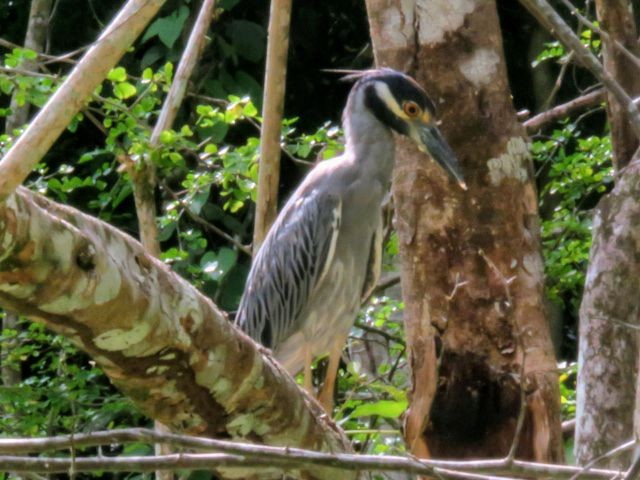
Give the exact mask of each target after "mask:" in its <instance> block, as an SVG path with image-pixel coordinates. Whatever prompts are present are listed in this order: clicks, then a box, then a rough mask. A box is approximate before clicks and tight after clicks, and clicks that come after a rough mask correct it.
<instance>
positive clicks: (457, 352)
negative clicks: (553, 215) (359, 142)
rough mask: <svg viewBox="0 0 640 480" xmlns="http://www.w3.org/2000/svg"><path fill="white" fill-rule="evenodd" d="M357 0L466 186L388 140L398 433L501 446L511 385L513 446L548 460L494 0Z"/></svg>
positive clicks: (551, 380)
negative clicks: (427, 107)
mask: <svg viewBox="0 0 640 480" xmlns="http://www.w3.org/2000/svg"><path fill="white" fill-rule="evenodd" d="M367 8H368V12H369V21H370V28H371V35H372V39H373V44H374V51H375V56H376V61H377V63H378V65H380V66H391V67H394V68H397V69H400V70H403V71H405V72H408V73H409V74H411V75H413V76H414V77H415V78H416V79H417V80H418V81H419V82H420V83H421V84H422V85H423V86H425V87H426V89H427V91H428V92H429V94H430V95H431V96H432V99H433V100H434V101H435V104H436V105H437V107H438V109H439V110H440V113H441V119H442V123H441V128H442V130H443V132H444V134H445V136H446V137H447V139H448V140H449V142H450V143H451V145H452V147H453V149H454V150H455V152H456V154H457V155H458V157H459V159H460V160H461V163H462V165H463V168H464V171H465V177H466V180H467V183H468V185H469V187H470V188H469V191H468V192H463V191H461V190H460V189H459V188H458V187H457V186H456V185H455V184H454V183H452V182H450V181H449V179H448V178H447V177H446V176H445V174H443V172H442V171H441V169H440V168H439V167H438V166H436V165H435V164H434V163H433V162H432V161H430V160H428V159H427V158H426V157H424V156H423V155H421V154H420V153H419V152H418V151H417V150H416V149H415V148H414V147H413V146H412V145H410V142H406V141H403V140H399V142H398V148H397V151H396V173H395V178H394V186H393V193H394V198H395V206H396V228H397V230H398V235H399V239H400V246H401V254H402V266H403V273H402V287H403V295H404V299H405V324H406V329H407V341H408V344H409V354H410V358H409V360H410V364H411V368H412V378H413V391H412V392H411V405H410V408H409V411H408V412H407V416H406V431H405V436H406V438H407V441H408V443H409V446H410V447H411V449H412V451H413V452H414V453H416V454H418V455H429V454H431V455H433V456H434V457H449V458H451V457H478V456H479V457H485V456H503V455H507V453H508V452H509V450H510V448H511V446H512V443H513V440H514V436H515V430H516V424H517V419H518V417H519V412H520V410H521V401H520V389H521V386H522V388H524V391H525V394H526V395H525V399H526V401H525V404H526V405H525V422H524V428H523V430H522V435H521V437H520V439H519V447H518V449H517V455H518V456H520V457H522V458H532V459H536V460H539V461H558V460H560V459H561V458H562V448H561V446H562V437H561V429H560V415H559V394H558V386H557V374H556V362H555V358H554V353H553V346H552V343H551V339H550V335H549V331H548V326H547V322H546V319H545V314H544V309H543V295H542V288H543V266H542V259H541V254H540V243H539V238H538V234H539V232H538V230H539V218H538V212H537V201H536V191H535V187H534V179H533V175H532V168H531V159H530V156H529V151H528V146H527V138H526V136H525V132H524V130H523V128H522V126H521V125H520V124H519V123H518V121H517V118H516V112H515V110H514V108H513V105H512V103H511V98H510V92H509V86H508V84H507V78H506V72H505V65H504V58H503V51H502V43H501V36H500V27H499V23H498V18H497V13H496V7H495V2H493V1H486V0H456V1H451V0H416V1H410V2H405V1H400V0H368V1H367ZM434 337H435V338H437V342H434ZM436 344H437V345H438V348H436ZM436 350H440V352H441V356H442V361H441V367H440V370H439V371H437V369H436ZM523 362H524V374H525V375H524V376H525V378H524V379H523V381H522V382H521V381H520V379H519V376H520V375H519V374H520V371H521V366H522V363H523Z"/></svg>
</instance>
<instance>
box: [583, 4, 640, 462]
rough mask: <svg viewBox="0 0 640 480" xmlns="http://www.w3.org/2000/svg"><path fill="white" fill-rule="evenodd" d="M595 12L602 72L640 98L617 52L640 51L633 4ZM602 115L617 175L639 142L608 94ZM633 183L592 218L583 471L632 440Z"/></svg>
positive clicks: (623, 108) (634, 77)
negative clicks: (600, 32)
mask: <svg viewBox="0 0 640 480" xmlns="http://www.w3.org/2000/svg"><path fill="white" fill-rule="evenodd" d="M596 9H597V14H598V19H599V21H600V27H601V28H602V29H603V30H604V31H606V32H607V33H608V36H609V38H608V39H603V60H604V66H605V68H606V70H607V71H608V72H609V74H611V75H612V76H613V77H614V78H615V79H616V81H617V82H618V83H620V85H621V86H622V87H624V88H625V90H626V91H627V92H628V93H629V95H631V96H634V97H635V96H637V95H638V93H640V76H639V75H638V71H637V67H636V66H635V65H633V64H632V62H631V61H630V60H629V59H628V58H627V57H626V56H625V54H624V53H623V52H622V50H621V48H620V45H622V46H624V47H626V48H627V49H628V50H629V51H631V52H633V53H637V52H638V45H637V38H636V36H637V33H636V25H635V20H634V17H633V9H632V2H631V1H628V0H597V1H596ZM616 43H617V45H616ZM607 116H608V119H609V123H610V126H611V143H612V147H613V164H614V167H615V169H616V171H617V172H620V170H621V169H622V168H624V167H625V166H626V165H628V164H629V162H630V160H631V158H632V157H633V154H634V152H635V151H636V150H637V148H638V138H637V136H636V134H635V132H634V129H633V128H632V126H631V124H630V122H629V119H628V116H627V105H622V104H620V103H619V102H618V101H617V100H616V98H615V96H613V95H611V93H610V92H607ZM636 168H637V167H634V169H636ZM633 178H634V174H633V173H632V172H625V173H624V175H622V177H619V178H618V179H617V180H616V184H617V186H616V189H615V190H614V191H613V192H612V193H611V194H610V195H608V196H607V197H605V199H603V200H602V201H601V203H600V205H599V208H598V210H597V212H596V216H595V218H594V225H593V246H592V249H591V254H590V261H589V269H588V272H587V277H586V282H585V290H584V294H583V299H582V305H581V307H580V329H579V333H580V336H579V350H578V405H577V412H576V413H577V415H576V417H577V423H576V442H575V455H576V460H577V461H578V464H581V465H584V464H586V463H588V462H589V461H590V460H592V459H593V458H595V457H598V456H600V455H602V454H603V453H605V452H607V451H609V450H611V449H612V448H614V447H616V446H618V445H620V444H622V443H623V442H625V441H627V440H629V439H630V438H631V436H632V435H633V409H634V405H635V403H636V400H635V396H636V389H635V382H634V381H632V380H631V379H632V378H635V374H636V372H637V367H636V362H637V356H638V340H637V332H635V331H634V330H633V329H632V328H629V327H628V326H625V325H624V324H623V323H621V322H627V323H635V322H637V321H638V313H637V311H636V309H637V307H638V302H637V300H638V293H637V292H638V290H634V286H636V287H637V285H638V283H637V278H638V273H639V272H640V270H638V264H637V263H636V262H635V261H634V255H636V256H637V255H638V254H639V253H640V250H638V248H637V245H636V246H635V247H634V246H633V238H634V236H636V237H637V235H638V233H637V232H638V229H639V228H640V225H638V222H637V221H634V220H633V215H637V214H638V211H639V209H638V203H637V198H638V196H637V193H638V192H637V190H636V191H634V190H633V188H635V187H634V185H633V183H634V182H636V181H637V179H636V180H634V179H633ZM625 195H633V196H629V197H627V198H625ZM634 229H635V232H634ZM634 248H635V250H634ZM633 292H635V293H633ZM628 460H629V456H628V455H617V456H615V457H612V458H610V459H607V460H606V461H605V462H606V464H607V465H609V466H611V467H626V466H627V465H628Z"/></svg>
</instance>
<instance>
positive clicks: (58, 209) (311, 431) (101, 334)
mask: <svg viewBox="0 0 640 480" xmlns="http://www.w3.org/2000/svg"><path fill="white" fill-rule="evenodd" d="M0 307H2V308H9V309H12V310H14V311H16V312H18V313H20V314H22V315H26V316H29V317H30V318H32V319H35V320H38V321H41V322H44V323H45V324H46V325H47V326H49V327H50V328H51V329H52V330H54V331H56V332H57V333H60V334H62V335H65V336H66V337H68V338H69V339H70V340H71V341H72V342H73V343H74V344H75V345H77V346H78V347H79V348H81V349H82V350H84V351H86V352H87V353H88V354H89V355H91V357H92V358H93V359H94V360H95V362H96V364H97V365H99V366H100V367H101V368H102V369H103V371H104V372H105V373H106V374H107V375H108V376H109V377H110V378H111V380H112V381H113V383H114V384H115V385H116V386H117V387H118V388H120V390H122V391H123V392H124V393H125V394H126V395H128V396H129V397H130V398H131V400H132V401H133V402H135V403H136V404H137V405H138V407H139V408H140V409H141V410H142V411H143V412H144V413H146V414H147V415H149V416H150V417H151V418H154V419H156V420H159V421H161V422H163V423H165V424H166V425H168V426H170V427H171V429H172V430H174V431H178V432H180V431H182V432H187V433H193V434H198V435H203V436H211V437H226V438H236V439H240V438H242V439H250V440H251V441H253V442H256V443H263V444H267V445H290V446H299V447H303V448H309V449H314V450H321V451H333V452H339V451H346V450H349V443H348V440H347V439H346V438H345V437H344V436H343V434H342V433H341V431H340V430H339V429H338V428H337V427H336V426H335V424H334V423H333V422H332V421H331V419H329V418H327V416H326V415H324V412H323V410H322V408H321V407H320V405H318V404H317V402H315V400H313V399H312V398H311V397H309V396H308V394H306V393H305V392H304V391H303V390H302V389H301V388H300V387H298V385H296V383H295V381H294V380H293V379H292V378H291V377H290V376H289V375H288V374H287V373H286V372H285V371H284V370H283V369H281V368H280V367H279V366H278V364H277V363H276V362H275V361H274V360H272V358H271V356H270V355H269V354H268V352H266V351H265V350H264V349H262V348H261V347H259V346H257V345H256V344H255V343H254V342H253V341H251V340H250V339H249V338H248V337H247V336H245V335H244V334H242V333H241V332H239V331H238V330H236V329H235V328H234V327H233V326H232V325H231V323H230V322H229V321H228V320H227V319H226V317H225V316H224V315H223V314H222V313H221V312H220V311H219V310H218V309H217V308H216V307H215V306H214V305H213V304H212V303H211V301H210V300H209V299H208V298H206V297H205V296H203V295H202V294H200V293H199V292H198V291H197V290H195V289H194V288H193V287H191V286H190V285H189V284H188V283H187V282H186V281H184V280H183V279H181V278H180V277H179V276H178V275H176V274H175V273H173V272H171V271H170V270H169V269H168V268H167V267H166V266H165V265H163V264H162V263H161V262H159V261H158V260H156V259H155V258H153V257H151V256H149V255H148V254H147V253H146V252H145V250H144V249H143V248H142V246H141V245H140V244H139V243H137V242H136V241H135V240H133V239H131V238H130V237H128V236H126V235H124V234H123V233H122V232H120V231H118V230H116V229H114V228H113V227H110V226H109V225H107V224H105V223H103V222H100V221H98V220H96V219H94V218H92V217H89V216H87V215H84V214H82V213H80V212H78V211H76V210H74V209H72V208H69V207H64V206H62V205H58V204H56V203H54V202H51V201H50V200H47V199H45V198H44V197H41V196H37V195H34V194H30V193H29V192H27V191H25V190H24V189H22V188H21V189H19V191H18V192H17V193H16V194H13V195H11V196H10V197H9V198H8V199H7V200H6V201H4V202H1V203H0ZM311 474H312V478H327V479H329V478H331V477H332V476H333V477H334V478H335V475H336V473H335V472H334V471H332V470H331V469H328V468H319V469H317V470H315V469H314V470H313V472H311ZM341 475H343V474H341ZM341 478H342V477H341ZM349 478H351V477H349Z"/></svg>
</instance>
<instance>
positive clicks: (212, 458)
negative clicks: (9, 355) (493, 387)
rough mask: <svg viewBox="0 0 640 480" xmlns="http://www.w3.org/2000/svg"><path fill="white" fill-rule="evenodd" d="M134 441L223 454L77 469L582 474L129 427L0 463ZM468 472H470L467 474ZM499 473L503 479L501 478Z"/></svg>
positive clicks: (55, 468)
mask: <svg viewBox="0 0 640 480" xmlns="http://www.w3.org/2000/svg"><path fill="white" fill-rule="evenodd" d="M130 442H147V443H156V442H161V443H168V444H171V445H174V446H176V447H184V448H190V449H196V450H207V451H210V452H211V451H213V452H218V453H206V454H197V453H195V454H194V453H184V454H176V455H165V456H157V457H114V458H104V457H98V458H96V457H89V458H77V459H76V460H75V469H76V472H78V473H79V472H83V471H91V470H96V469H101V470H107V471H122V470H133V471H153V470H156V469H157V468H159V467H161V468H163V469H171V470H177V469H180V468H189V469H195V468H219V467H230V466H233V467H242V468H251V467H261V468H263V467H265V466H273V467H274V468H280V469H291V468H297V469H309V468H311V467H331V468H335V469H339V470H343V471H366V470H370V471H388V472H390V471H396V472H407V473H414V474H422V475H429V474H431V475H440V476H442V477H444V478H468V479H474V478H479V477H477V476H476V475H477V474H484V475H482V477H483V478H485V479H486V478H496V479H497V478H500V479H502V480H505V478H509V477H505V475H507V474H518V475H523V476H529V477H540V476H548V475H551V476H556V477H557V478H568V477H570V476H572V475H574V474H576V473H578V472H582V469H581V468H580V467H573V466H568V465H551V464H542V463H534V462H525V461H521V460H514V461H513V462H512V463H511V464H509V463H508V462H507V460H506V459H498V460H475V461H449V460H421V459H417V458H412V457H410V456H407V457H401V456H392V455H389V456H386V455H383V456H381V455H356V454H341V453H323V452H315V451H309V450H302V449H298V448H281V447H269V446H263V445H253V444H244V443H236V442H230V441H225V440H214V439H209V438H200V437H190V436H187V435H177V434H171V433H158V432H155V431H153V430H148V429H137V428H134V429H125V430H112V431H104V432H94V433H91V434H75V435H74V436H73V438H71V436H70V435H65V436H59V437H45V438H4V439H0V455H4V456H0V464H1V465H3V468H7V469H11V470H15V471H21V472H22V471H30V472H51V473H53V472H68V467H69V466H70V462H71V460H70V459H67V458H59V457H57V458H56V457H38V458H34V457H26V456H25V457H21V456H15V455H17V454H24V455H26V454H33V453H43V452H47V451H55V450H62V449H66V448H69V447H70V446H71V444H73V445H74V446H75V448H76V449H81V448H86V447H95V446H98V445H108V444H114V443H115V444H120V443H130ZM621 473H622V472H618V471H615V470H603V469H593V470H590V471H587V472H584V473H582V475H583V476H584V478H611V477H612V476H614V475H619V474H621ZM465 474H467V475H466V476H465ZM498 475H499V477H498Z"/></svg>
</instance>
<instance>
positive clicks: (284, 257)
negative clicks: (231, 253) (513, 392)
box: [236, 191, 342, 348]
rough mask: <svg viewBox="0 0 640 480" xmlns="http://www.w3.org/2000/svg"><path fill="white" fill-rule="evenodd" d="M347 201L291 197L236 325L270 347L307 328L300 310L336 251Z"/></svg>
mask: <svg viewBox="0 0 640 480" xmlns="http://www.w3.org/2000/svg"><path fill="white" fill-rule="evenodd" d="M341 213H342V204H341V201H340V199H339V198H338V197H337V196H335V195H330V194H320V193H318V192H317V191H312V192H310V193H309V194H307V195H306V196H303V197H302V198H298V199H296V200H294V201H290V202H288V203H287V205H286V206H285V208H284V210H283V211H282V213H281V214H280V216H279V217H278V219H277V220H276V222H275V223H274V225H273V227H272V228H271V230H270V231H269V234H268V235H267V238H266V239H265V241H264V243H263V244H262V247H261V248H260V250H259V252H258V254H257V255H256V258H255V259H254V262H253V265H252V267H251V271H250V272H249V277H248V279H247V285H246V287H245V290H244V294H243V296H242V300H241V301H240V307H239V309H238V314H237V316H236V324H237V325H238V326H239V327H240V328H241V329H242V330H244V331H245V332H246V333H248V334H249V335H250V336H251V337H252V338H254V339H255V340H257V341H259V342H260V343H262V344H263V345H265V346H267V347H269V348H276V347H277V346H278V345H279V344H280V343H281V342H282V341H283V340H285V339H286V338H287V337H289V336H290V335H291V334H293V333H294V332H296V331H297V330H299V329H300V328H301V327H302V322H303V321H304V319H302V318H300V314H301V312H302V310H303V309H304V307H305V305H307V303H308V302H309V299H310V297H311V295H313V290H314V288H315V287H316V286H317V285H318V284H319V283H320V281H321V280H322V278H323V277H324V276H325V275H326V273H327V271H328V268H329V266H330V264H331V260H332V258H333V255H334V253H335V246H336V241H337V237H338V231H339V228H340V218H341Z"/></svg>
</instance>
